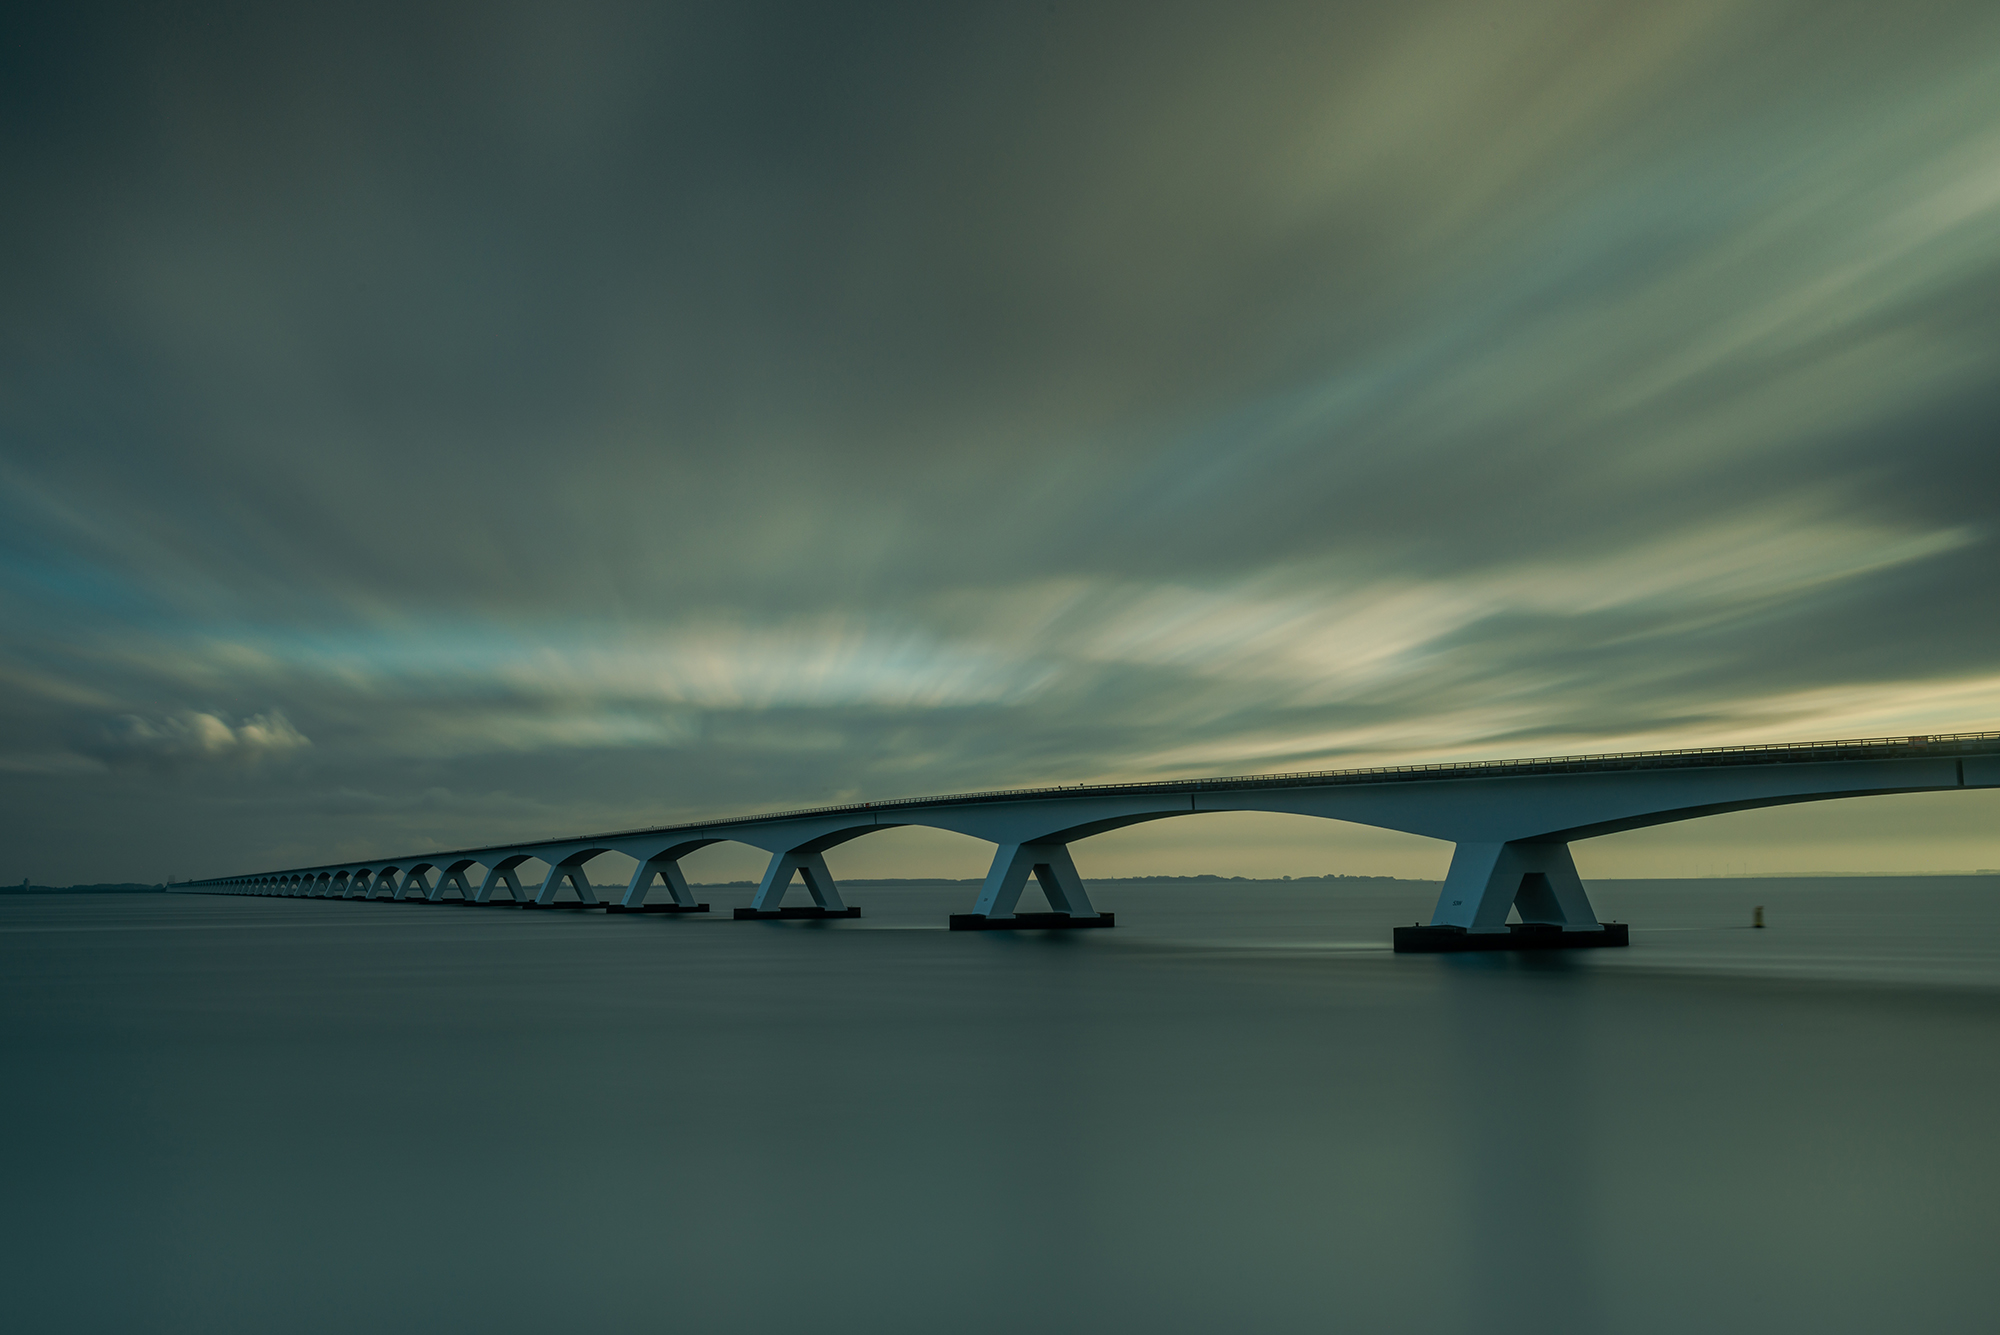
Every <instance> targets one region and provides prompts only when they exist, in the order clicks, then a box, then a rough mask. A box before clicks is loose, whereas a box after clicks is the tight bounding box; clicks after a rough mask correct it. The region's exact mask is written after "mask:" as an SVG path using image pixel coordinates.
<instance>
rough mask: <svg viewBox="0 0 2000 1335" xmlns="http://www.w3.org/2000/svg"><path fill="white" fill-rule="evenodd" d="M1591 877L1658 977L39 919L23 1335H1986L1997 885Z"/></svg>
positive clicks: (786, 929) (1159, 925)
mask: <svg viewBox="0 0 2000 1335" xmlns="http://www.w3.org/2000/svg"><path fill="white" fill-rule="evenodd" d="M1594 889H1595V893H1596V894H1597V897H1598V900H1599V904H1600V907H1601V908H1602V909H1603V910H1604V911H1605V913H1606V914H1607V916H1617V917H1621V918H1625V919H1627V920H1629V921H1631V922H1633V923H1634V924H1636V925H1637V926H1638V930H1635V932H1634V946H1633V948H1632V949H1631V950H1630V951H1627V952H1605V953H1604V954H1602V955H1595V954H1592V955H1564V956H1554V957H1549V956H1543V957H1532V956H1529V957H1511V956H1510V957H1501V956H1496V957H1482V958H1449V957H1396V956H1393V955H1391V954H1390V953H1389V952H1388V950H1387V949H1386V945H1385V944H1384V943H1385V942H1386V938H1387V929H1388V927H1389V926H1390V925H1391V924H1393V923H1396V922H1408V921H1413V920H1415V919H1416V918H1418V917H1421V916H1426V915H1427V913H1428V910H1429V892H1428V891H1427V890H1426V889H1425V888H1423V887H1417V886H1404V887H1400V888H1396V889H1383V888H1381V887H1379V886H1378V887H1376V888H1374V889H1372V890H1370V889H1361V890H1356V889H1353V888H1342V887H1337V886H1328V885H1325V884H1324V883H1296V884H1294V885H1289V886H1287V885H1271V884H1268V883H1266V884H1240V883H1232V884H1231V885H1228V886H1226V887H1217V886H1213V885H1209V886H1188V885H1173V886H1156V887H1145V886H1133V885H1112V886H1106V887H1103V888H1102V889H1101V890H1099V891H1097V892H1096V893H1097V896H1098V898H1099V899H1100V901H1101V902H1102V903H1103V904H1104V906H1105V907H1108V908H1112V909H1115V910H1116V911H1117V912H1118V913H1119V916H1120V922H1121V924H1123V925H1122V926H1121V927H1119V928H1118V929H1116V930H1114V931H1111V932H1088V933H1075V934H1067V935H1058V934H1023V935H1021V936H1013V935H1007V934H970V933H947V932H944V931H942V930H934V929H935V928H936V927H938V926H939V925H941V923H942V920H943V916H944V914H945V913H947V912H949V911H953V910H956V909H962V908H963V907H964V901H965V900H966V899H968V898H969V891H968V889H967V888H965V887H954V888H951V889H944V890H933V889H922V888H908V887H895V888H891V887H873V888H871V887H867V886H862V885H857V886H854V887H852V890H853V895H852V898H853V899H854V900H855V901H856V902H859V903H862V904H863V905H864V906H865V908H864V911H865V912H867V913H868V914H869V916H868V917H867V918H864V919H862V920H860V921H859V922H853V923H838V924H799V923H786V924H768V923H735V922H731V921H728V920H727V919H726V910H725V916H724V918H723V919H720V920H679V921H674V920H667V919H664V918H659V919H647V920H633V919H625V918H620V919H607V918H605V917H603V916H601V915H595V914H591V915H571V914H553V913H544V914H531V913H515V912H508V911H487V912H478V913H474V912H471V911H466V910H458V909H445V908H437V907H430V906H421V905H390V904H383V903H374V904H363V903H338V902H336V903H326V902H319V901H293V900H258V899H232V898H210V897H201V896H130V897H126V896H106V897H95V896H93V897H83V896H78V897H67V896H63V897H55V896H36V897H31V898H30V897H21V898H12V899H0V1020H4V1031H3V1032H4V1044H5V1051H4V1059H5V1063H6V1065H5V1069H6V1071H7V1072H8V1082H7V1085H8V1093H7V1097H6V1099H5V1101H4V1104H0V1106H4V1113H0V1117H4V1119H5V1130H6V1132H7V1144H8V1146H9V1149H8V1152H7V1155H6V1158H5V1182H4V1186H5V1190H6V1199H7V1201H8V1202H9V1208H8V1209H7V1211H6V1212H5V1215H4V1221H5V1222H4V1223H0V1230H4V1232H5V1234H6V1236H5V1237H4V1239H0V1256H4V1258H5V1259H4V1260H0V1278H4V1282H5V1284H6V1292H7V1294H8V1298H7V1303H6V1305H7V1307H8V1309H10V1310H11V1311H12V1312H13V1313H16V1314H18V1318H17V1320H15V1321H10V1322H9V1325H10V1326H12V1327H13V1328H16V1329H34V1330H40V1329H64V1330H113V1329H125V1330H129V1329H148V1330H159V1331H180V1330H204V1331H212V1330H271V1329H287V1330H305V1331H320V1330H325V1331H334V1330H348V1329H353V1328H363V1327H365V1328H370V1329H374V1330H388V1331H402V1330H409V1331H419V1330H424V1331H429V1330H456V1329H466V1330H470V1329H479V1330H483V1331H530V1330H536V1331H540V1330H546V1329H550V1328H582V1327H585V1326H591V1327H596V1328H599V1329H606V1330H653V1329H657V1328H660V1327H662V1326H665V1325H668V1324H670V1323H675V1324H680V1325H683V1326H685V1327H686V1328H688V1329H693V1330H701V1331H774V1330H794V1331H815V1332H817V1331H850V1330H851V1331H936V1330H940V1329H950V1330H957V1331H1002V1330H1009V1331H1012V1330H1019V1329H1024V1328H1034V1329H1041V1330H1059V1331H1068V1330H1077V1331H1081V1330H1089V1329H1103V1328H1106V1327H1114V1328H1127V1329H1148V1330H1157V1331H1190V1332H1192V1331H1204V1332H1206V1331H1214V1330H1219V1329H1230V1330H1246V1331H1307V1330H1312V1331H1323V1330H1326V1329H1328V1328H1329V1327H1332V1326H1341V1327H1346V1328H1353V1329H1360V1330H1426V1331H1433V1330H1446V1331H1449V1330H1466V1331H1516V1330H1518V1331H1529V1330H1534V1331H1558V1332H1559V1331H1683V1330H1687V1329H1691V1328H1704V1329H1709V1330H1724V1331H1733V1330H1745V1331H1748V1330H1764V1329H1769V1328H1771V1327H1772V1326H1774V1325H1778V1326H1782V1327H1786V1328H1793V1327H1796V1328H1812V1329H1816V1330H1820V1331H1849V1330H1851V1331H1864V1330H1865V1331H1876V1330H1881V1329H1885V1328H1890V1327H1904V1328H1916V1329H1923V1330H1927V1331H1950V1330H1968V1331H1969V1330H1988V1329H1992V1328H1993V1327H1994V1323H1995V1319H1996V1316H2000V1301H1996V1299H1995V1298H1994V1296H1993V1295H1992V1293H1991V1291H1990V1289H1991V1286H1990V1283H1989V1281H1988V1279H1987V1277H1986V1274H1985V1269H1986V1258H1987V1254H1988V1253H1989V1251H1990V1244H1989V1242H1988V1240H1989V1239H1990V1238H1991V1237H1992V1236H1993V1235H1994V1228H1995V1225H1996V1223H2000V1205H1996V1204H1995V1191H1994V1188H1995V1186H1996V1185H2000V1172H1996V1168H2000V1165H1997V1164H1996V1152H1995V1150H1994V1149H1993V1148H1992V1146H1991V1137H1990V1135H1989V1134H1988V1132H1987V1123H1988V1122H1989V1120H1990V1116H1991V1109H1992V1107H1993V1096H1994V1095H1995V1093H1996V1092H2000V1079H1996V1076H2000V1059H1996V1056H1995V1054H1994V1046H1995V1045H1994V1039H1995V1037H1996V1035H2000V1025H1996V1021H1997V1020H2000V894H1995V893H1994V892H1993V891H1994V887H1993V886H1992V884H1991V882H1990V881H1984V882H1982V881H1972V880H1966V881H1945V880H1940V879H1938V878H1921V879H1914V878H1913V879H1912V880H1910V881H1908V882H1899V883H1896V884H1895V885H1892V886H1882V885H1875V886H1872V887H1871V886H1868V885H1863V884H1861V883H1857V882H1844V881H1829V882H1823V883H1798V884H1793V885H1781V884H1779V883H1775V882H1754V881H1753V882H1733V883H1732V882H1696V883H1653V884H1650V885H1648V884H1646V883H1625V884H1603V885H1599V886H1597V887H1595V888H1594ZM728 893H729V892H711V893H710V895H709V897H710V898H711V899H714V900H716V901H717V902H718V906H720V905H721V903H722V902H723V901H724V900H725V899H727V896H728ZM746 893H747V892H746ZM1753 900H1754V902H1757V903H1763V904H1765V905H1767V919H1768V920H1769V921H1770V922H1771V923H1772V924H1773V925H1772V927H1771V928H1770V929H1768V930H1767V931H1765V932H1761V933H1755V932H1751V931H1749V930H1747V928H1746V926H1745V924H1747V923H1748V921H1749V914H1748V909H1749V905H1750V903H1751V902H1752V901H1753ZM1871 923H1872V924H1873V925H1872V926H1871ZM1871 942H1872V943H1874V944H1873V945H1871Z"/></svg>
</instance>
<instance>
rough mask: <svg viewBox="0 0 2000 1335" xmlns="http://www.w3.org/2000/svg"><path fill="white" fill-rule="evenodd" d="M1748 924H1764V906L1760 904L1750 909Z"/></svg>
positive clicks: (1754, 925)
mask: <svg viewBox="0 0 2000 1335" xmlns="http://www.w3.org/2000/svg"><path fill="white" fill-rule="evenodd" d="M1750 925H1751V926H1752V927H1762V926H1763V925H1764V906H1763V905H1762V904H1759V905H1758V906H1757V907H1756V908H1754V909H1751V910H1750Z"/></svg>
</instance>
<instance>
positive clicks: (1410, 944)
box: [175, 732, 2000, 951]
mask: <svg viewBox="0 0 2000 1335" xmlns="http://www.w3.org/2000/svg"><path fill="white" fill-rule="evenodd" d="M1996 787H2000V732H1977V733H1951V734H1942V735H1932V736H1921V737H1870V738H1850V739H1846V740H1840V741H1823V742H1797V743H1788V744H1784V745H1776V746H1722V747H1698V748H1693V749H1687V750H1678V751H1634V752H1623V753H1617V754H1608V755H1587V756H1553V757H1542V758H1537V759H1529V760H1490V761H1470V762H1465V763H1459V764H1436V765H1395V766H1388V767H1383V768H1373V769H1349V770H1320V771H1314V772H1311V773H1302V774H1262V775H1249V776H1243V777H1237V778H1213V779H1175V780H1162V781H1157V782H1147V783H1123V784H1090V785H1080V786H1075V787H1056V788H1023V789H1011V790H1007V791H999V792H982V793H957V794H951V795H948V796H941V797H913V798H901V799H896V800H892V801H886V802H858V803H849V804H846V805H843V806H831V807H813V808H809V809H805V810H799V811H780V812H771V813H766V814H762V815H754V816H739V817H733V818H730V819H725V820H713V821H705V822H701V823H697V824H688V825H666V826H659V827H656V828H653V829H645V830H623V831H618V832H616V833H611V834H594V835H585V836H581V837H576V838H564V839H542V840H535V841H532V842H528V843H514V844H494V845H491V846H488V847H484V848H463V849H452V850H448V851H442V852H431V853H419V854H415V855H412V856H408V857H396V858H376V859H363V860H360V861H354V862H335V863H326V864H322V865H320V866H314V867H295V868H290V869H287V870H283V871H272V872H262V873H258V874H256V875H250V876H230V877H223V878H220V879H216V880H208V881H194V882H188V883H185V884H182V885H179V886H176V887H175V889H177V890H184V891H194V890H200V891H210V892H216V893H227V894H246V895H295V896H309V897H311V896H323V897H332V898H356V897H358V898H362V899H370V898H375V897H377V896H383V897H386V898H388V899H392V900H398V901H402V900H421V901H424V902H432V903H435V902H446V903H459V904H466V905H489V904H514V905H518V906H522V907H536V908H551V907H556V906H557V902H558V901H557V897H558V895H560V894H561V893H562V891H563V889H564V887H565V885H567V886H568V887H569V888H570V889H571V890H573V891H574V893H575V897H576V898H575V900H574V901H571V902H572V903H573V904H574V905H577V906H584V907H589V906H597V905H598V904H599V901H598V899H597V895H596V893H595V892H594V891H593V889H592V888H591V884H590V879H589V877H588V876H587V875H586V874H585V868H586V866H587V865H588V864H589V863H590V861H591V860H592V859H593V858H597V857H601V856H603V855H604V854H606V853H623V854H625V855H627V856H629V857H631V858H632V859H633V860H634V861H636V862H637V864H638V866H637V868H636V869H635V870H634V871H633V873H632V879H631V882H630V883H629V884H628V885H627V886H626V888H625V891H624V894H623V895H622V896H621V897H620V898H619V900H618V901H617V902H616V903H615V904H606V905H603V907H605V908H606V909H608V910H609V911H611V912H628V913H629V912H642V913H643V912H669V913H675V912H678V913H702V912H706V911H707V910H708V905H706V904H698V903H696V901H695V898H694V895H693V893H692V891H691V890H690V889H689V887H688V884H687V880H686V878H685V877H683V876H682V874H681V870H680V860H681V859H682V858H684V857H686V856H688V855H689V854H690V853H693V852H695V851H696V850H698V849H702V848H706V847H708V846H709V845H711V844H717V843H723V842H726V841H735V842H738V843H743V844H748V845H750V846H752V847H754V848H758V849H762V850H763V851H765V852H767V853H769V854H770V862H769V864H768V865H767V866H766V868H765V871H764V876H763V880H762V881H761V882H760V883H759V885H758V887H757V893H756V896H755V898H754V899H753V900H752V901H751V904H750V906H749V907H748V908H741V909H737V910H736V913H735V916H736V917H738V918H752V919H754V918H827V917H859V916H860V913H861V911H860V909H859V908H858V907H854V906H850V905H848V904H847V903H846V901H845V900H844V899H843V897H842V896H841V893H840V886H839V884H838V883H837V882H836V881H835V880H834V877H833V873H832V872H831V871H830V870H829V869H828V868H827V863H826V854H827V852H828V851H829V850H831V849H833V848H836V847H838V846H839V845H841V844H844V843H847V842H849V841H850V840H854V839H859V838H860V837H862V836H863V835H867V834H874V833H876V832H877V831H880V830H890V829H896V828H898V827H900V826H905V825H919V826H927V827H930V828H933V829H940V830H951V831H953V832H955V833H958V834H966V835H971V836H973V837H974V838H977V839H983V840H986V841H987V842H989V843H992V844H993V845H995V853H994V856H993V863H992V867H991V869H990V870H989V871H988V872H987V875H986V879H985V881H984V883H983V884H982V885H981V886H980V890H979V898H978V900H977V902H976V903H975V904H974V905H973V907H972V911H971V912H970V913H962V914H953V915H951V919H950V925H951V926H952V927H953V928H954V929H960V930H968V929H971V930H976V929H995V928H1007V929H1012V928H1024V927H1034V928H1050V927H1068V928H1075V927H1109V926H1112V925H1113V919H1112V915H1110V914H1107V913H1099V912H1098V911H1097V909H1096V908H1095V907H1094V906H1093V905H1092V904H1091V901H1090V894H1089V891H1088V890H1087V889H1086V887H1085V886H1084V883H1083V879H1082V878H1081V877H1080V876H1078V875H1077V870H1076V864H1075V863H1074V862H1073V861H1072V860H1071V858H1070V852H1069V846H1070V845H1071V844H1074V843H1076V842H1078V841H1079V840H1083V839H1088V838H1090V837H1091V836H1092V835H1096V834H1103V833H1105V832H1106V831H1109V830H1117V829H1122V828H1124V827H1126V826H1129V825H1138V824H1141V823H1144V822H1146V821H1154V820H1165V819H1168V818H1170V817H1178V816H1189V815H1196V814H1200V813H1202V812H1215V811H1259V812H1282V813H1288V814H1295V815H1304V816H1320V817H1324V818H1326V819H1328V820H1342V821H1352V822H1355V823H1358V824H1362V825H1373V826H1377V827H1380V828H1382V829H1388V830H1401V831H1403V832H1405V833H1408V834H1418V835H1425V836H1428V837H1430V838H1433V839H1443V840H1448V841H1450V842H1451V843H1453V844H1455V845H1456V848H1455V850H1454V851H1453V854H1452V859H1451V869H1450V871H1449V872H1448V873H1447V874H1446V876H1445V881H1444V888H1443V890H1442V892H1441V893H1440V894H1439V896H1438V902H1437V909H1436V911H1435V912H1434V913H1433V914H1432V917H1431V922H1430V924H1429V926H1424V927H1408V928H1397V929H1396V948H1397V949H1398V950H1405V951H1410V950H1468V949H1470V950H1478V949H1530V948H1545V947H1554V946H1585V945H1623V944H1625V941H1626V933H1625V928H1624V926H1623V925H1622V924H1606V923H1601V922H1599V921H1598V919H1597V915H1596V912H1595V910H1594V909H1593V908H1592V906H1591V903H1590V897H1589V895H1588V894H1586V893H1585V891H1584V886H1583V882H1582V881H1581V880H1580V879H1579V878H1578V876H1577V872H1576V864H1575V862H1574V861H1573V860H1572V859H1571V857H1570V851H1569V845H1570V844H1571V842H1573V841H1575V840H1578V839H1590V838H1595V837H1597V836H1599V835H1606V834H1617V833H1620V832H1622V831H1626V830H1637V829H1642V828H1645V827H1647V826H1651V825H1664V824H1668V823H1670V822H1673V821H1683V820H1692V819H1695V818H1696V817H1700V816H1712V815H1716V814H1719V813H1722V812H1727V811H1748V810H1752V809H1754V808H1758V807H1774V806H1785V805H1789V804H1792V803H1797V802H1820V801H1826V800H1829V799H1832V798H1842V797H1869V796H1879V795H1882V794H1887V793H1924V792H1940V791H1946V790H1953V789H1962V788H1996ZM530 860H537V861H540V862H542V863H543V864H544V865H545V866H546V867H547V868H548V871H547V875H546V876H545V877H544V878H543V879H542V882H541V884H540V886H539V887H538V888H537V889H536V890H535V891H534V892H533V893H532V894H531V893H529V891H528V890H526V889H525V888H524V887H523V886H522V884H521V882H520V880H519V878H518V876H517V874H516V869H517V868H519V867H520V866H521V865H522V864H523V863H525V862H528V861H530ZM475 874H476V876H477V883H476V884H475V883H474V879H473V878H474V875H475ZM1031 877H1032V878H1033V879H1034V881H1035V882H1036V883H1037V884H1038V885H1039V886H1040V888H1041V891H1042V894H1043V896H1044V897H1045V898H1046V899H1047V900H1048V906H1049V908H1048V911H1047V912H1022V911H1021V910H1020V909H1019V907H1018V906H1019V901H1020V898H1021V895H1022V892H1023V891H1024V890H1025V889H1026V887H1027V883H1028V881H1029V879H1030V878H1031ZM795 880H799V881H803V882H804V885H805V889H806V891H807V893H808V894H809V895H810V897H811V899H812V903H811V904H810V905H804V904H798V905H787V904H785V903H784V902H783V901H784V898H785V895H786V892H787V891H788V890H789V888H790V887H791V885H792V884H793V882H794V881H795ZM656 884H658V885H659V886H660V887H662V888H663V889H664V891H665V894H666V897H667V898H666V900H665V901H664V902H660V903H653V904H649V903H647V898H648V896H649V895H650V894H651V893H652V891H653V889H654V887H655V885H656ZM503 890H504V891H505V892H506V896H507V897H506V898H505V899H504V900H503V899H498V898H496V896H497V895H498V894H499V892H501V891H503ZM1510 911H1511V912H1512V913H1513V914H1514V915H1517V916H1518V918H1519V919H1520V921H1519V922H1517V923H1510V922H1509V921H1508V919H1509V916H1510Z"/></svg>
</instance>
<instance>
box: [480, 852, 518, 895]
mask: <svg viewBox="0 0 2000 1335" xmlns="http://www.w3.org/2000/svg"><path fill="white" fill-rule="evenodd" d="M526 861H527V859H526V858H503V859H501V860H500V861H498V862H496V863H494V864H493V865H492V866H490V867H488V868H487V869H486V879H485V880H483V881H481V882H480V883H479V893H478V894H476V895H474V896H473V899H472V902H473V903H475V904H490V903H492V902H493V892H494V890H496V889H497V888H499V887H500V886H503V885H504V886H506V887H507V893H508V895H509V896H511V897H512V898H513V900H514V902H515V903H517V904H524V903H526V902H527V899H528V896H527V894H526V892H524V891H523V890H522V889H521V881H520V878H519V877H517V876H515V875H514V868H516V867H518V866H520V865H521V864H522V863H523V862H526Z"/></svg>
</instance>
